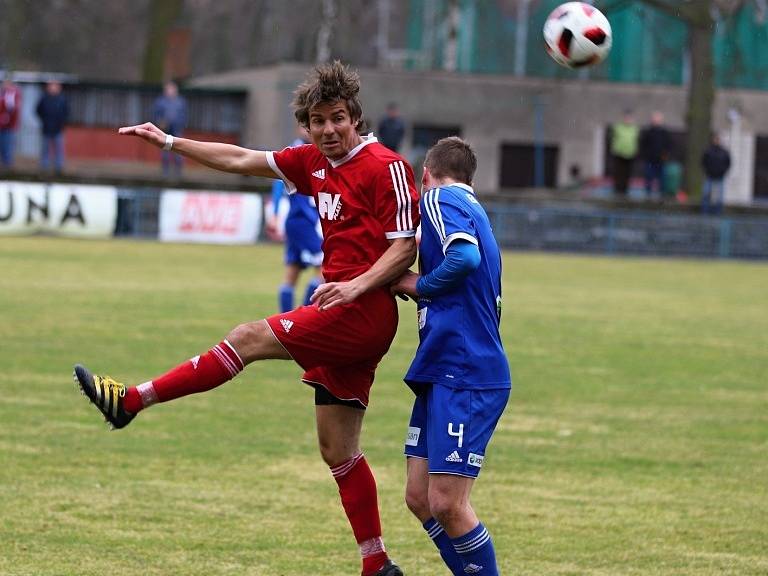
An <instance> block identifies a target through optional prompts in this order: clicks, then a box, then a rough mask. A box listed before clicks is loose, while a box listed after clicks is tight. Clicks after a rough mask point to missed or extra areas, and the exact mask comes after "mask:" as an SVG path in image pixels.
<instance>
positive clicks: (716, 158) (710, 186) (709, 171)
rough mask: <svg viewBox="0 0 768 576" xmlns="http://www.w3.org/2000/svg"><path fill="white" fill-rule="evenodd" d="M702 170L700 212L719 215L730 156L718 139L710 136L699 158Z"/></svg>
mask: <svg viewBox="0 0 768 576" xmlns="http://www.w3.org/2000/svg"><path fill="white" fill-rule="evenodd" d="M701 165H702V167H703V168H704V176H705V178H704V189H703V190H702V192H701V211H702V212H704V213H705V214H719V213H720V212H722V210H723V196H725V175H726V174H728V170H729V169H730V168H731V155H730V154H729V153H728V150H726V149H725V148H723V146H722V145H721V144H720V137H719V136H718V135H717V134H713V135H712V139H711V141H710V144H709V146H708V147H707V149H706V150H705V151H704V154H702V156H701Z"/></svg>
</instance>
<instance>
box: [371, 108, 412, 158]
mask: <svg viewBox="0 0 768 576" xmlns="http://www.w3.org/2000/svg"><path fill="white" fill-rule="evenodd" d="M376 136H377V137H378V139H379V142H381V143H382V144H384V146H386V147H387V148H389V149H390V150H392V151H393V152H397V151H398V150H399V149H400V144H401V143H402V142H403V136H405V122H404V121H403V118H402V116H400V109H399V108H398V106H397V104H396V103H394V102H390V103H389V104H387V113H386V115H385V116H384V117H383V118H382V119H381V121H380V122H379V126H378V133H377V134H376Z"/></svg>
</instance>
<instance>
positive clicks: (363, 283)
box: [312, 236, 416, 310]
mask: <svg viewBox="0 0 768 576" xmlns="http://www.w3.org/2000/svg"><path fill="white" fill-rule="evenodd" d="M415 260H416V239H415V238H414V237H413V236H411V237H409V238H395V239H394V240H392V241H390V243H389V248H387V251H386V252H384V254H382V255H381V257H380V258H379V259H378V260H376V262H374V264H373V266H371V267H370V268H369V269H368V271H367V272H364V273H362V274H360V276H358V277H357V278H355V279H353V280H349V281H348V282H326V283H325V284H321V285H320V286H318V287H317V290H315V292H314V294H312V302H314V303H317V305H318V306H319V307H320V308H321V309H323V310H326V309H328V308H332V307H333V306H338V305H339V304H347V303H349V302H352V301H353V300H355V299H356V298H357V297H358V296H360V295H361V294H364V293H366V292H368V291H369V290H373V289H374V288H378V287H379V286H387V285H389V284H390V283H391V282H392V281H393V280H395V279H396V278H399V277H400V276H401V275H402V274H403V272H405V271H406V270H407V269H408V267H409V266H410V265H411V264H413V262H414V261H415Z"/></svg>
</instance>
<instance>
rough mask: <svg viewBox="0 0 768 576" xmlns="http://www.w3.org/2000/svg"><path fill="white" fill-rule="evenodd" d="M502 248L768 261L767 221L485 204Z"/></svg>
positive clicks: (765, 218) (752, 218)
mask: <svg viewBox="0 0 768 576" xmlns="http://www.w3.org/2000/svg"><path fill="white" fill-rule="evenodd" d="M486 210H487V211H488V215H489V216H490V218H491V222H492V224H493V228H494V233H495V234H496V237H497V239H498V241H499V244H500V245H501V246H503V247H505V248H523V249H530V250H556V251H562V252H584V253H592V254H616V255H624V254H625V255H644V256H698V257H708V258H753V259H763V258H768V217H766V216H721V217H713V216H701V215H694V214H685V215H678V214H675V215H672V214H664V213H652V212H645V213H637V212H628V211H611V212H606V211H595V210H592V209H589V210H587V209H585V210H579V209H554V208H538V207H525V206H508V205H504V204H489V205H487V206H486Z"/></svg>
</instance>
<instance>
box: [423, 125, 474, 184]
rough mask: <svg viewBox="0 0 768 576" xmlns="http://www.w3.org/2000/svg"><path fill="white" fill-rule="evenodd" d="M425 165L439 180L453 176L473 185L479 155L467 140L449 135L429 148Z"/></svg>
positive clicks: (457, 179)
mask: <svg viewBox="0 0 768 576" xmlns="http://www.w3.org/2000/svg"><path fill="white" fill-rule="evenodd" d="M424 166H426V167H427V169H429V171H430V173H431V174H432V176H433V177H435V178H437V179H438V180H440V179H442V178H452V179H454V180H456V181H458V182H463V183H464V184H469V185H471V184H472V178H473V177H474V175H475V170H477V156H475V153H474V151H473V150H472V147H471V146H470V145H469V144H468V143H467V142H465V141H464V140H462V139H461V138H459V137H458V136H449V137H448V138H443V139H441V140H438V141H437V144H435V145H434V146H432V148H430V149H429V151H428V152H427V156H426V158H424Z"/></svg>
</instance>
